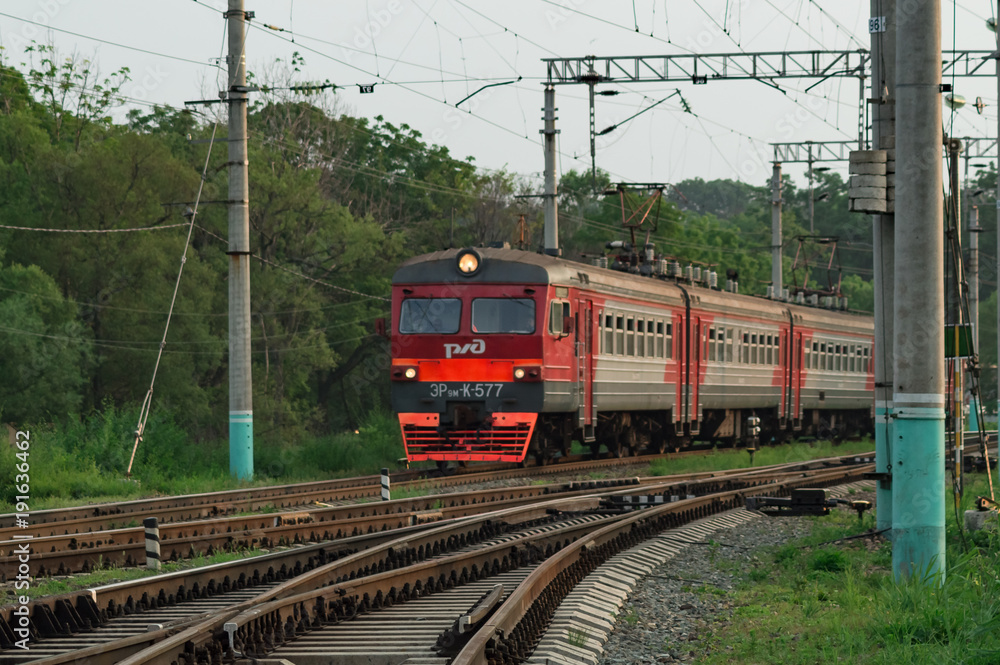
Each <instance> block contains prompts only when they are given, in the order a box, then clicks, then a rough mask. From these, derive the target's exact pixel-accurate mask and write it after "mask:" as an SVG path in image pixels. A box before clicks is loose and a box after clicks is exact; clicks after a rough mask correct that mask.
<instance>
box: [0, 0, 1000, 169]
mask: <svg viewBox="0 0 1000 665" xmlns="http://www.w3.org/2000/svg"><path fill="white" fill-rule="evenodd" d="M224 9H225V0H201V1H199V0H161V1H160V2H157V3H149V2H135V1H134V0H133V1H131V2H126V1H124V0H114V1H113V0H100V1H96V0H89V1H85V0H19V1H18V2H7V3H4V4H3V5H2V6H0V12H2V13H3V15H0V44H2V46H3V47H4V49H5V57H6V59H7V61H8V62H9V63H11V64H14V65H18V64H19V63H21V62H24V61H25V60H26V56H25V55H24V54H23V49H24V46H25V45H27V44H29V43H30V41H31V40H32V39H33V40H35V41H38V42H41V43H49V42H51V43H53V44H54V45H55V46H56V47H57V49H58V52H59V54H60V55H64V56H67V55H72V54H74V53H76V54H78V55H79V56H82V57H88V58H93V59H95V60H96V62H97V63H98V65H99V67H100V70H101V72H102V73H103V74H109V73H111V72H112V71H114V70H116V69H118V68H119V67H122V66H127V67H129V68H130V69H131V76H132V80H131V81H130V82H129V83H127V84H126V85H125V86H124V88H123V93H124V95H126V96H127V97H128V98H129V100H128V102H127V104H128V106H135V105H138V104H140V103H146V104H150V103H159V104H167V105H171V106H175V107H180V106H182V105H183V102H184V101H185V100H192V99H202V98H205V97H215V96H216V95H217V92H218V90H219V89H220V87H222V86H223V85H224V84H220V83H219V75H220V73H221V71H220V70H219V69H218V67H217V63H218V58H219V56H220V54H224V41H223V37H224V32H223V30H224V24H225V21H224V20H223V18H222V15H221V12H220V10H224ZM246 9H248V10H253V11H255V12H256V18H255V19H254V21H253V25H255V26H257V27H260V28H263V26H264V25H265V24H268V25H272V26H275V27H277V28H281V29H282V30H284V32H277V31H274V30H269V29H266V28H265V29H252V30H251V31H250V32H249V35H248V39H247V44H246V53H247V61H248V63H249V68H250V70H251V71H254V72H256V73H257V76H258V80H260V79H261V78H262V76H263V75H264V73H265V72H266V71H267V70H274V68H275V66H276V65H275V62H276V60H279V59H280V60H282V61H284V62H285V63H288V62H289V61H290V60H291V58H292V54H293V53H294V52H296V51H298V52H299V53H300V54H301V56H302V57H303V58H304V59H305V64H304V65H303V66H302V67H301V71H300V72H299V73H297V74H295V75H294V78H293V80H294V81H295V82H305V83H308V82H321V81H325V80H329V81H331V82H332V83H334V84H336V85H338V86H343V87H342V88H341V89H339V90H338V91H337V92H336V94H335V98H336V100H337V104H338V108H340V109H342V110H344V111H347V112H350V113H352V114H354V115H358V116H364V117H369V118H371V117H374V116H376V115H382V116H384V117H385V118H386V119H387V120H389V121H390V122H393V123H394V124H400V123H406V124H408V125H410V126H411V127H413V128H414V129H416V130H418V131H420V132H421V133H422V134H423V136H424V139H425V140H428V141H431V142H434V143H440V144H443V145H446V146H447V147H448V148H449V149H450V150H451V152H452V154H453V155H454V156H456V157H467V156H472V157H475V162H476V164H477V165H479V166H480V167H483V168H487V169H498V168H506V169H507V170H509V171H512V172H516V173H520V174H523V175H526V176H531V177H537V176H538V175H539V174H540V172H541V170H542V166H543V156H542V149H541V144H540V137H539V134H538V130H539V129H540V128H541V119H540V118H541V106H542V85H541V82H542V81H543V80H544V77H545V67H544V63H542V62H541V58H545V57H578V56H584V55H590V54H592V55H597V56H623V55H639V54H641V55H658V54H679V53H688V52H692V51H694V52H698V53H703V54H704V53H741V52H746V53H751V52H773V51H801V50H855V49H859V48H865V49H867V48H869V47H870V42H869V35H868V28H867V25H868V17H869V2H867V1H864V2H854V1H844V0H838V1H835V2H834V1H829V0H826V1H820V0H635V2H634V3H633V2H623V1H613V2H609V1H607V0H606V1H605V2H597V1H596V0H555V1H545V0H509V1H507V2H503V3H497V2H481V1H478V2H477V1H476V0H343V1H341V2H329V1H326V2H320V1H319V0H271V1H269V2H262V1H261V0H246ZM994 12H995V10H994V9H993V5H992V3H991V2H989V1H987V0H961V2H959V3H957V4H953V3H951V2H947V1H945V2H944V16H943V28H942V32H943V36H942V45H943V48H944V49H945V50H949V49H952V48H955V47H956V44H957V48H959V49H984V50H985V49H990V50H992V49H994V48H995V41H994V40H995V36H994V34H993V33H991V32H989V31H988V30H987V28H986V24H985V19H986V18H988V17H990V16H992V15H993V14H994ZM953 16H954V19H955V20H953ZM12 17H17V18H12ZM19 19H28V20H30V21H34V22H35V24H40V25H35V24H32V23H28V22H25V21H23V20H19ZM955 26H957V30H956V29H955ZM637 27H638V32H636V28H637ZM49 28H52V29H49ZM56 29H58V30H62V31H70V32H73V33H77V34H75V35H74V34H68V33H67V32H60V31H58V30H56ZM96 40H103V41H96ZM293 40H294V43H293ZM125 47H132V48H131V49H130V48H125ZM134 49H145V50H147V51H150V52H152V53H143V52H140V51H137V50H134ZM987 67H988V70H989V71H991V72H992V71H994V69H993V65H992V63H990V64H988V65H987ZM518 76H520V77H522V80H521V81H520V82H518V83H513V84H510V85H504V86H498V87H493V88H489V89H487V90H484V91H482V92H480V93H479V94H477V95H475V96H474V97H472V98H471V99H470V100H468V101H467V102H464V103H463V104H462V105H461V106H460V107H459V108H456V107H455V103H456V102H459V101H460V100H461V99H462V98H463V97H465V96H466V95H468V94H470V93H472V92H474V91H475V90H476V89H477V88H479V87H480V86H482V85H485V84H486V83H494V82H501V81H510V80H515V79H517V77H518ZM814 82H815V81H814V80H811V79H783V80H778V81H776V83H777V84H778V85H779V86H780V87H781V88H782V90H783V92H781V91H778V90H775V89H774V88H772V87H769V86H768V85H766V84H764V83H760V82H753V81H710V82H709V83H708V84H707V85H698V86H695V85H693V84H691V83H688V82H686V83H680V84H662V83H650V84H631V85H618V84H602V85H599V86H598V88H597V89H598V90H599V91H600V90H617V91H619V93H620V94H618V95H617V96H614V97H605V96H599V97H598V98H597V110H596V118H597V119H596V125H597V129H598V130H601V129H603V128H605V127H607V126H609V125H611V124H615V123H617V122H619V121H621V120H623V119H625V118H627V117H628V116H630V115H632V114H633V113H636V112H637V111H639V110H641V109H642V108H645V107H647V106H649V105H651V104H652V103H654V102H656V101H659V100H661V99H663V98H664V97H666V96H667V95H669V94H670V93H672V92H674V89H675V88H677V89H679V90H680V93H681V95H682V96H683V98H684V100H685V101H686V102H687V104H688V105H689V106H690V108H691V110H692V111H693V113H694V114H695V115H692V114H686V113H684V112H683V110H682V107H681V103H680V100H679V98H678V97H676V96H675V97H673V98H672V99H669V100H667V101H666V102H664V103H662V104H659V105H658V106H657V107H656V108H655V109H653V110H651V111H649V112H647V113H644V114H643V115H640V116H639V117H638V118H636V119H635V120H633V121H631V122H629V123H625V124H622V125H621V126H620V127H619V128H618V129H617V130H616V131H614V132H612V133H610V134H609V135H607V136H606V137H600V138H599V139H598V151H597V164H598V166H599V167H600V168H603V169H605V170H607V171H608V172H610V173H611V174H612V178H613V179H614V180H616V181H617V180H626V181H632V182H678V181H681V180H684V179H686V178H693V177H702V178H705V179H713V178H733V179H740V180H743V181H745V182H748V183H751V184H757V185H759V184H763V183H764V182H765V181H766V179H767V178H768V176H769V175H770V170H771V167H770V160H771V148H770V147H769V144H770V143H772V142H775V141H789V142H790V141H810V140H811V141H831V140H855V139H856V138H857V131H858V130H857V128H858V100H859V84H858V80H857V79H856V78H850V79H847V78H838V79H831V80H829V81H826V82H823V83H820V84H819V85H817V86H815V87H814V88H813V89H812V90H811V91H809V92H806V91H805V89H806V88H807V87H808V86H810V85H812V84H813V83H814ZM371 83H376V84H377V85H376V86H375V92H374V93H372V94H360V92H359V88H358V87H357V84H371ZM956 92H957V93H959V94H961V95H963V96H964V97H966V98H967V99H968V101H969V105H968V106H966V107H965V108H964V109H962V110H961V111H959V112H957V113H955V117H954V130H953V134H954V135H956V136H966V135H969V136H977V137H986V136H989V137H994V136H996V135H997V128H996V125H997V112H996V100H997V83H996V80H995V79H992V78H982V79H971V78H966V79H958V80H957V81H956ZM327 94H328V95H329V94H330V93H327ZM868 94H870V92H869V93H866V95H868ZM977 96H982V97H983V100H984V102H985V103H986V108H985V112H984V113H983V114H982V115H979V114H977V113H976V110H975V109H974V108H971V106H972V102H973V101H974V100H975V98H976V97H977ZM586 100H587V89H586V86H582V85H581V86H559V87H557V90H556V104H557V106H558V107H559V112H558V117H559V120H558V123H557V127H558V128H559V129H560V130H561V134H560V136H559V149H560V151H561V153H562V154H561V157H560V165H559V167H560V171H567V170H569V169H574V168H575V169H578V170H586V169H588V168H589V164H590V158H589V142H588V132H587V123H588V112H587V101H586ZM469 111H472V113H471V114H470V113H469ZM945 121H946V126H950V125H951V122H952V120H951V114H950V110H949V109H947V108H946V109H945ZM830 166H832V167H834V169H835V170H838V171H839V172H841V173H842V174H846V164H845V163H835V164H830ZM802 172H803V169H802V168H799V167H795V166H792V165H788V166H787V167H786V173H790V174H792V176H793V177H794V178H795V179H796V181H797V183H798V184H800V185H801V184H803V178H802Z"/></svg>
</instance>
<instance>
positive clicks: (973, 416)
mask: <svg viewBox="0 0 1000 665" xmlns="http://www.w3.org/2000/svg"><path fill="white" fill-rule="evenodd" d="M968 423H969V424H968V425H966V426H965V429H966V431H969V432H978V431H979V400H977V399H976V398H975V397H972V398H970V399H969V419H968ZM983 429H986V428H985V427H984V428H983Z"/></svg>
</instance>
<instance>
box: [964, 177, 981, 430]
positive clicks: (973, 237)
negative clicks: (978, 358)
mask: <svg viewBox="0 0 1000 665" xmlns="http://www.w3.org/2000/svg"><path fill="white" fill-rule="evenodd" d="M966 163H968V162H966ZM966 182H968V178H966ZM979 233H980V229H979V207H978V206H969V320H970V323H971V324H972V348H973V349H975V350H976V353H977V354H980V355H981V353H980V349H979ZM969 385H970V386H971V385H972V382H971V381H970V382H969ZM980 427H981V424H980V422H979V396H978V395H972V397H971V398H970V399H969V431H971V432H976V431H978V430H979V429H980Z"/></svg>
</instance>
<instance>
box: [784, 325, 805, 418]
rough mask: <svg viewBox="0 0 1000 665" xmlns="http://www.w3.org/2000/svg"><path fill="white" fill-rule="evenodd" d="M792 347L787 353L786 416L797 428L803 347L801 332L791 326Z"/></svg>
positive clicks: (799, 412) (799, 414) (800, 414)
mask: <svg viewBox="0 0 1000 665" xmlns="http://www.w3.org/2000/svg"><path fill="white" fill-rule="evenodd" d="M792 340H793V341H792V348H791V351H790V353H789V354H788V355H789V357H790V358H791V363H792V366H791V368H790V369H791V373H792V376H791V382H790V383H789V395H788V406H789V411H788V417H789V418H791V419H792V427H793V428H795V429H798V428H799V427H801V426H802V423H801V420H802V360H803V358H802V356H803V353H804V351H803V349H804V348H805V346H804V343H803V340H802V333H801V332H800V331H799V330H796V329H795V328H794V327H793V328H792Z"/></svg>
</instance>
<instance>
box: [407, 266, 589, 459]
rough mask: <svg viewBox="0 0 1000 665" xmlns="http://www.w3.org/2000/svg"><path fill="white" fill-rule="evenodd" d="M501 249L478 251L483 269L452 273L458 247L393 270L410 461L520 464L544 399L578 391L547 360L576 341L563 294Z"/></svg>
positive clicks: (567, 397) (564, 369)
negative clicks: (568, 384) (548, 392)
mask: <svg viewBox="0 0 1000 665" xmlns="http://www.w3.org/2000/svg"><path fill="white" fill-rule="evenodd" d="M506 253H507V255H508V256H510V255H513V258H511V259H507V258H506V257H505V256H504V255H503V254H500V253H498V252H493V253H491V252H489V250H486V251H485V252H483V254H484V255H485V256H483V257H480V255H479V252H475V256H477V257H480V258H479V259H478V260H481V261H482V262H483V265H482V271H480V270H478V269H477V270H475V271H473V273H472V274H464V275H460V276H459V277H458V278H457V279H456V277H455V275H456V273H455V270H454V269H453V266H455V265H456V262H458V264H459V265H460V262H461V257H462V253H461V252H459V253H458V254H456V253H455V252H454V251H451V252H441V253H438V254H439V255H440V256H441V258H440V259H439V260H434V256H435V255H432V257H431V258H430V259H428V258H422V259H421V260H420V261H419V263H416V264H415V265H414V267H413V268H412V269H408V270H404V269H401V270H400V271H399V272H397V277H396V279H394V282H395V283H394V286H393V316H392V320H393V335H392V343H393V360H392V367H391V379H392V404H393V409H394V410H395V411H396V413H397V414H398V416H399V422H400V429H401V432H402V437H403V443H404V446H405V448H406V456H407V459H409V460H410V461H421V460H434V461H439V462H447V461H510V462H519V461H522V460H523V459H524V457H525V455H526V454H527V452H528V449H529V444H530V443H531V442H532V440H533V436H534V435H535V434H536V427H537V425H538V423H539V412H540V411H542V410H544V409H545V408H546V402H552V401H553V400H555V401H556V402H561V401H566V402H567V403H569V402H570V401H572V400H574V399H575V397H576V391H575V390H572V389H569V388H564V387H561V384H563V383H564V382H567V383H568V381H569V379H570V378H571V377H570V376H569V373H570V372H571V370H572V369H573V363H569V362H567V363H563V362H551V361H552V359H553V358H556V359H559V358H560V357H561V356H560V353H561V354H566V353H569V354H572V353H573V349H574V348H575V344H574V342H575V335H574V333H575V330H574V324H575V319H576V316H575V311H574V310H575V308H571V306H570V298H569V297H568V293H567V292H566V291H565V290H564V289H563V288H561V287H560V288H559V289H558V291H557V289H556V287H552V286H551V285H549V284H548V283H547V274H546V271H545V270H544V269H542V268H541V267H539V266H536V265H525V260H523V259H522V260H520V261H519V260H517V259H518V256H519V255H521V254H524V255H527V256H529V257H531V256H533V255H529V254H528V253H526V252H525V253H522V252H511V250H507V252H506ZM529 260H533V259H529ZM414 277H416V278H419V279H413V281H409V282H407V281H405V280H407V279H408V278H411V279H412V278H414ZM519 278H520V279H519ZM421 280H422V281H421ZM500 280H504V281H500ZM557 293H558V294H560V295H563V296H565V297H561V298H554V296H555V295H556V294H557ZM550 328H552V330H551V331H550ZM550 332H551V333H554V334H550ZM543 351H544V354H545V355H544V357H546V358H549V359H550V366H549V367H545V366H544V365H543ZM563 365H565V366H563ZM564 375H565V376H564ZM546 385H548V387H549V388H550V390H551V391H552V392H553V394H552V395H546ZM552 406H553V405H552V404H551V403H550V404H549V407H550V408H551V407H552ZM548 427H549V424H548V423H547V422H546V423H545V424H544V426H543V427H542V429H547V428H548ZM540 431H541V430H539V432H540ZM536 438H537V437H536ZM536 445H537V444H536Z"/></svg>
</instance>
